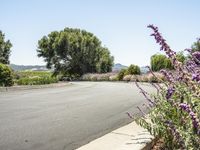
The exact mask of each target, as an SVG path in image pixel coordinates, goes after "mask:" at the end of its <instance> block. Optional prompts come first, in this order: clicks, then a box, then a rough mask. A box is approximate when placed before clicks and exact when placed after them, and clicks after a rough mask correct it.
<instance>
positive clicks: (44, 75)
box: [14, 71, 58, 85]
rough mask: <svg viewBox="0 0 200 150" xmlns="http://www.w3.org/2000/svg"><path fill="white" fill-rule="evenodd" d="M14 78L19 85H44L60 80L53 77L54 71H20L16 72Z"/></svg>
mask: <svg viewBox="0 0 200 150" xmlns="http://www.w3.org/2000/svg"><path fill="white" fill-rule="evenodd" d="M14 79H15V83H16V84H18V85H42V84H50V83H57V82H58V78H56V77H52V73H51V72H48V71H19V72H15V73H14Z"/></svg>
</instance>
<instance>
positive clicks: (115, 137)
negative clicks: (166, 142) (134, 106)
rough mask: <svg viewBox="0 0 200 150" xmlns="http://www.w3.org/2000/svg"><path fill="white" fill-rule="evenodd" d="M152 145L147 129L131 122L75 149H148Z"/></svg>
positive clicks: (152, 141) (152, 139) (152, 138)
mask: <svg viewBox="0 0 200 150" xmlns="http://www.w3.org/2000/svg"><path fill="white" fill-rule="evenodd" d="M153 145H154V137H153V136H151V135H150V133H149V132H148V131H147V130H145V129H144V128H142V127H140V126H139V125H137V124H136V123H135V122H132V123H130V124H128V125H126V126H123V127H121V128H119V129H117V130H114V131H112V132H110V133H108V134H106V135H104V136H102V137H100V138H98V139H96V140H94V141H91V142H90V143H88V144H86V145H84V146H82V147H80V148H78V149H77V150H150V149H151V148H152V146H153Z"/></svg>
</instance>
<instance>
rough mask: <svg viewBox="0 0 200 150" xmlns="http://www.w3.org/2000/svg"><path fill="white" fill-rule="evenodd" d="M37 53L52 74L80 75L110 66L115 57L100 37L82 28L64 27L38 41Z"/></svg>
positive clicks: (110, 68) (100, 71)
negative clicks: (52, 71) (51, 69)
mask: <svg viewBox="0 0 200 150" xmlns="http://www.w3.org/2000/svg"><path fill="white" fill-rule="evenodd" d="M37 52H38V56H39V57H43V58H44V60H45V62H46V63H47V64H46V65H47V68H49V69H50V68H53V69H54V73H55V74H59V73H61V74H64V75H74V74H77V75H82V74H84V73H94V72H98V73H105V72H109V71H111V70H112V66H113V61H114V57H113V56H111V55H110V52H109V50H108V49H107V48H106V47H103V46H102V44H101V41H100V40H99V39H98V38H97V37H96V36H95V35H93V34H92V33H90V32H87V31H85V30H80V29H73V28H65V29H64V30H62V31H60V32H58V31H54V32H51V33H50V34H49V35H48V36H44V37H43V38H42V39H41V40H39V41H38V49H37Z"/></svg>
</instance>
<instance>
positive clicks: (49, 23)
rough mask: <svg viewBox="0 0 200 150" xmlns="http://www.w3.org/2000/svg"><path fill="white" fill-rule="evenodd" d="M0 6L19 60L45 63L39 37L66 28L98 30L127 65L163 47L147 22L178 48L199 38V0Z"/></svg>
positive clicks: (10, 1)
mask: <svg viewBox="0 0 200 150" xmlns="http://www.w3.org/2000/svg"><path fill="white" fill-rule="evenodd" d="M0 6H1V8H0V20H1V21H0V30H2V31H3V32H4V33H5V34H6V39H10V40H11V42H12V44H13V47H12V53H11V58H10V60H11V63H15V64H24V65H27V64H45V63H44V62H43V59H42V58H38V57H37V53H36V49H37V42H38V40H39V39H40V38H42V36H44V35H47V34H48V33H50V32H51V31H54V30H62V29H63V28H64V27H72V28H81V29H85V30H87V31H89V32H92V33H94V34H95V35H96V36H97V37H98V38H99V39H100V40H101V41H102V43H103V45H104V46H106V47H108V48H109V50H110V51H111V54H112V55H113V56H114V57H115V63H122V64H124V65H129V64H137V65H140V66H143V65H148V64H149V61H150V56H151V55H153V54H155V53H157V52H159V46H158V45H157V44H156V43H155V41H154V39H153V38H152V37H150V36H149V34H150V33H151V31H150V29H147V28H146V26H147V25H148V24H155V25H156V26H158V27H159V29H160V32H162V34H163V36H164V37H165V39H166V40H167V42H168V43H169V44H170V45H171V48H172V49H174V50H176V51H179V50H183V49H185V48H188V47H190V46H191V44H192V43H193V42H194V41H196V38H197V37H200V20H199V14H200V10H199V6H200V1H199V0H71V1H69V0H1V3H0Z"/></svg>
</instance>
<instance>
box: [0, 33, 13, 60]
mask: <svg viewBox="0 0 200 150" xmlns="http://www.w3.org/2000/svg"><path fill="white" fill-rule="evenodd" d="M11 47H12V44H11V43H10V41H9V40H7V41H5V35H4V34H3V33H2V31H0V63H3V64H9V63H10V62H9V56H10V52H11V50H10V48H11Z"/></svg>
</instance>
